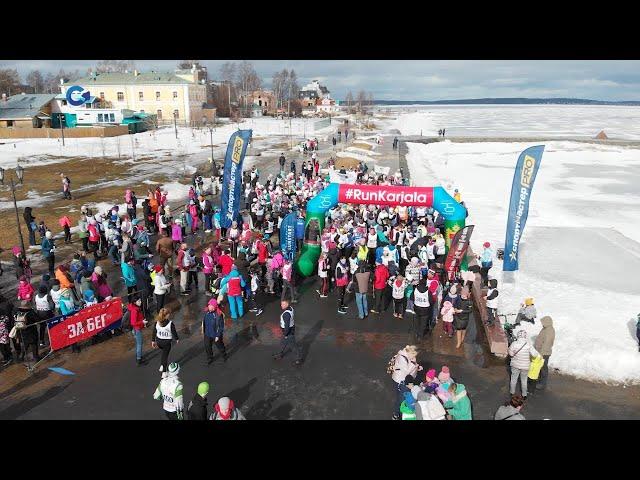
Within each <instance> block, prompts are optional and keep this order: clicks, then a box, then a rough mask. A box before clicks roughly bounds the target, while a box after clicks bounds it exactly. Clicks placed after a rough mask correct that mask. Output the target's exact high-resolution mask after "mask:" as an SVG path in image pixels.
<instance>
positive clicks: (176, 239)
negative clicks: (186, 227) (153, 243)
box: [171, 219, 182, 249]
mask: <svg viewBox="0 0 640 480" xmlns="http://www.w3.org/2000/svg"><path fill="white" fill-rule="evenodd" d="M171 240H173V247H174V249H177V248H178V247H179V246H180V244H181V243H182V225H181V222H180V220H179V219H177V220H174V222H173V224H172V225H171Z"/></svg>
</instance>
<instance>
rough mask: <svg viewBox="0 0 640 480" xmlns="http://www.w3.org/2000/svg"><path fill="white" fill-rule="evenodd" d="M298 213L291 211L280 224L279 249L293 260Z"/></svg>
mask: <svg viewBox="0 0 640 480" xmlns="http://www.w3.org/2000/svg"><path fill="white" fill-rule="evenodd" d="M297 222H298V214H297V213H296V212H291V213H290V214H289V215H287V216H286V217H284V219H283V220H282V224H281V225H280V250H282V254H283V255H284V257H285V258H287V259H289V260H291V261H293V259H294V258H295V257H296V223H297Z"/></svg>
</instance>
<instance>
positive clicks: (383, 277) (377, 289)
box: [371, 262, 389, 313]
mask: <svg viewBox="0 0 640 480" xmlns="http://www.w3.org/2000/svg"><path fill="white" fill-rule="evenodd" d="M388 279H389V270H388V269H387V267H385V266H384V264H382V263H381V262H377V264H376V270H375V272H374V274H373V296H374V298H375V305H374V307H375V309H372V310H371V311H372V312H373V313H380V312H382V299H383V298H384V291H385V289H386V287H387V280H388Z"/></svg>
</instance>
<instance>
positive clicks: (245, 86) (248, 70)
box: [236, 60, 262, 111]
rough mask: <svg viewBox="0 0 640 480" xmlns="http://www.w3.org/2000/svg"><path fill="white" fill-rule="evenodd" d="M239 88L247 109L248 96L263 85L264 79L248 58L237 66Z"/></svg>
mask: <svg viewBox="0 0 640 480" xmlns="http://www.w3.org/2000/svg"><path fill="white" fill-rule="evenodd" d="M236 83H237V88H238V90H239V91H240V95H241V96H242V99H243V103H244V108H245V111H246V109H247V97H248V96H249V94H250V92H253V91H254V90H257V89H259V88H260V86H261V85H262V81H261V80H260V77H259V76H258V73H257V72H256V70H255V68H254V67H253V64H252V63H250V62H247V61H246V60H244V61H242V62H241V63H240V65H238V68H237V76H236Z"/></svg>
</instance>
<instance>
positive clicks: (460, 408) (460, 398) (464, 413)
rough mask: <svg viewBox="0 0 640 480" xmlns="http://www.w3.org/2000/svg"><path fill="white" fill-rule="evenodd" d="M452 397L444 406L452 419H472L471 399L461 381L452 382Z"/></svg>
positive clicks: (450, 389) (450, 391)
mask: <svg viewBox="0 0 640 480" xmlns="http://www.w3.org/2000/svg"><path fill="white" fill-rule="evenodd" d="M448 391H449V395H450V399H449V400H448V401H446V402H445V403H444V408H445V409H446V410H447V412H448V414H449V418H450V419H451V420H472V417H471V401H470V400H469V397H468V396H467V390H466V389H465V387H464V385H463V384H461V383H452V384H451V385H449V388H448Z"/></svg>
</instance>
